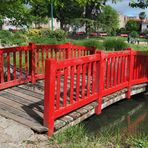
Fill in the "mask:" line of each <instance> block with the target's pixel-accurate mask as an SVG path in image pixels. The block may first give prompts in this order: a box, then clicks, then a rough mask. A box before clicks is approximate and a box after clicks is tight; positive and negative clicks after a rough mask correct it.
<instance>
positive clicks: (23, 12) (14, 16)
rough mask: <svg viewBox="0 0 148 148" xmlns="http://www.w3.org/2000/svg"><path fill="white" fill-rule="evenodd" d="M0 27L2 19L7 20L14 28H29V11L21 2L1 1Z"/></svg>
mask: <svg viewBox="0 0 148 148" xmlns="http://www.w3.org/2000/svg"><path fill="white" fill-rule="evenodd" d="M0 12H1V16H0V19H1V21H0V22H1V25H2V23H3V22H2V20H3V19H4V18H6V17H7V18H9V19H10V21H9V22H10V23H11V24H13V25H15V26H23V25H26V26H29V24H30V23H31V20H32V16H31V15H30V9H29V8H28V7H26V5H24V3H23V0H7V1H1V7H0Z"/></svg>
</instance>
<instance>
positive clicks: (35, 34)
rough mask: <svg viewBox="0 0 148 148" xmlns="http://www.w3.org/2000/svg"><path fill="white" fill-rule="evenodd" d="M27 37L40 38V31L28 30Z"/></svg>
mask: <svg viewBox="0 0 148 148" xmlns="http://www.w3.org/2000/svg"><path fill="white" fill-rule="evenodd" d="M26 35H27V36H29V37H30V36H41V30H40V29H29V30H28V31H27V32H26Z"/></svg>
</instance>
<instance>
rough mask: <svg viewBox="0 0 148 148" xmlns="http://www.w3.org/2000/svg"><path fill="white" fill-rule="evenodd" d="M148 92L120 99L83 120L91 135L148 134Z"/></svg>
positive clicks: (123, 135) (122, 135)
mask: <svg viewBox="0 0 148 148" xmlns="http://www.w3.org/2000/svg"><path fill="white" fill-rule="evenodd" d="M147 106H148V93H146V94H145V95H142V94H141V95H136V96H133V97H132V99H131V100H123V101H120V102H118V103H116V104H114V105H112V106H109V107H108V108H106V109H104V110H103V111H102V114H101V115H99V116H97V115H94V116H92V117H91V118H89V119H87V120H86V121H84V122H83V124H84V127H85V128H86V129H87V132H88V134H89V135H91V134H92V136H94V135H95V136H100V133H101V134H103V135H110V136H111V135H115V134H116V133H118V134H120V136H121V137H125V136H128V135H133V136H135V135H148V107H147Z"/></svg>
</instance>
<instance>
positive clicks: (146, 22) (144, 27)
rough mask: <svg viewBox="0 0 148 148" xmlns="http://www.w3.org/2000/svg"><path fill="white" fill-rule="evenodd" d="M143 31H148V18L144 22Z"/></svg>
mask: <svg viewBox="0 0 148 148" xmlns="http://www.w3.org/2000/svg"><path fill="white" fill-rule="evenodd" d="M141 29H142V30H141V32H144V31H146V30H147V31H148V19H147V20H145V21H143V22H142V27H141Z"/></svg>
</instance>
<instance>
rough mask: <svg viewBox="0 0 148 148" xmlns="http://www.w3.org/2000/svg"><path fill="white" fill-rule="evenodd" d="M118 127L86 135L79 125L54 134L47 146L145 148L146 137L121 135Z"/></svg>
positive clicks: (146, 144) (62, 147)
mask: <svg viewBox="0 0 148 148" xmlns="http://www.w3.org/2000/svg"><path fill="white" fill-rule="evenodd" d="M118 126H119V125H118ZM118 126H116V127H114V128H113V127H110V128H104V129H103V130H101V131H99V132H98V134H97V135H94V134H90V133H88V132H87V129H85V128H84V126H82V125H81V124H79V125H76V126H73V127H70V128H68V129H66V130H64V131H63V132H60V133H57V134H55V135H54V136H53V137H51V138H50V139H49V141H48V145H49V146H51V145H55V146H57V147H60V148H69V147H70V148H98V147H100V148H101V147H103V148H108V147H113V148H124V147H129V148H147V146H148V136H147V135H145V134H138V135H134V136H133V135H132V134H129V133H127V132H125V133H123V132H122V131H121V130H120V127H118Z"/></svg>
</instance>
